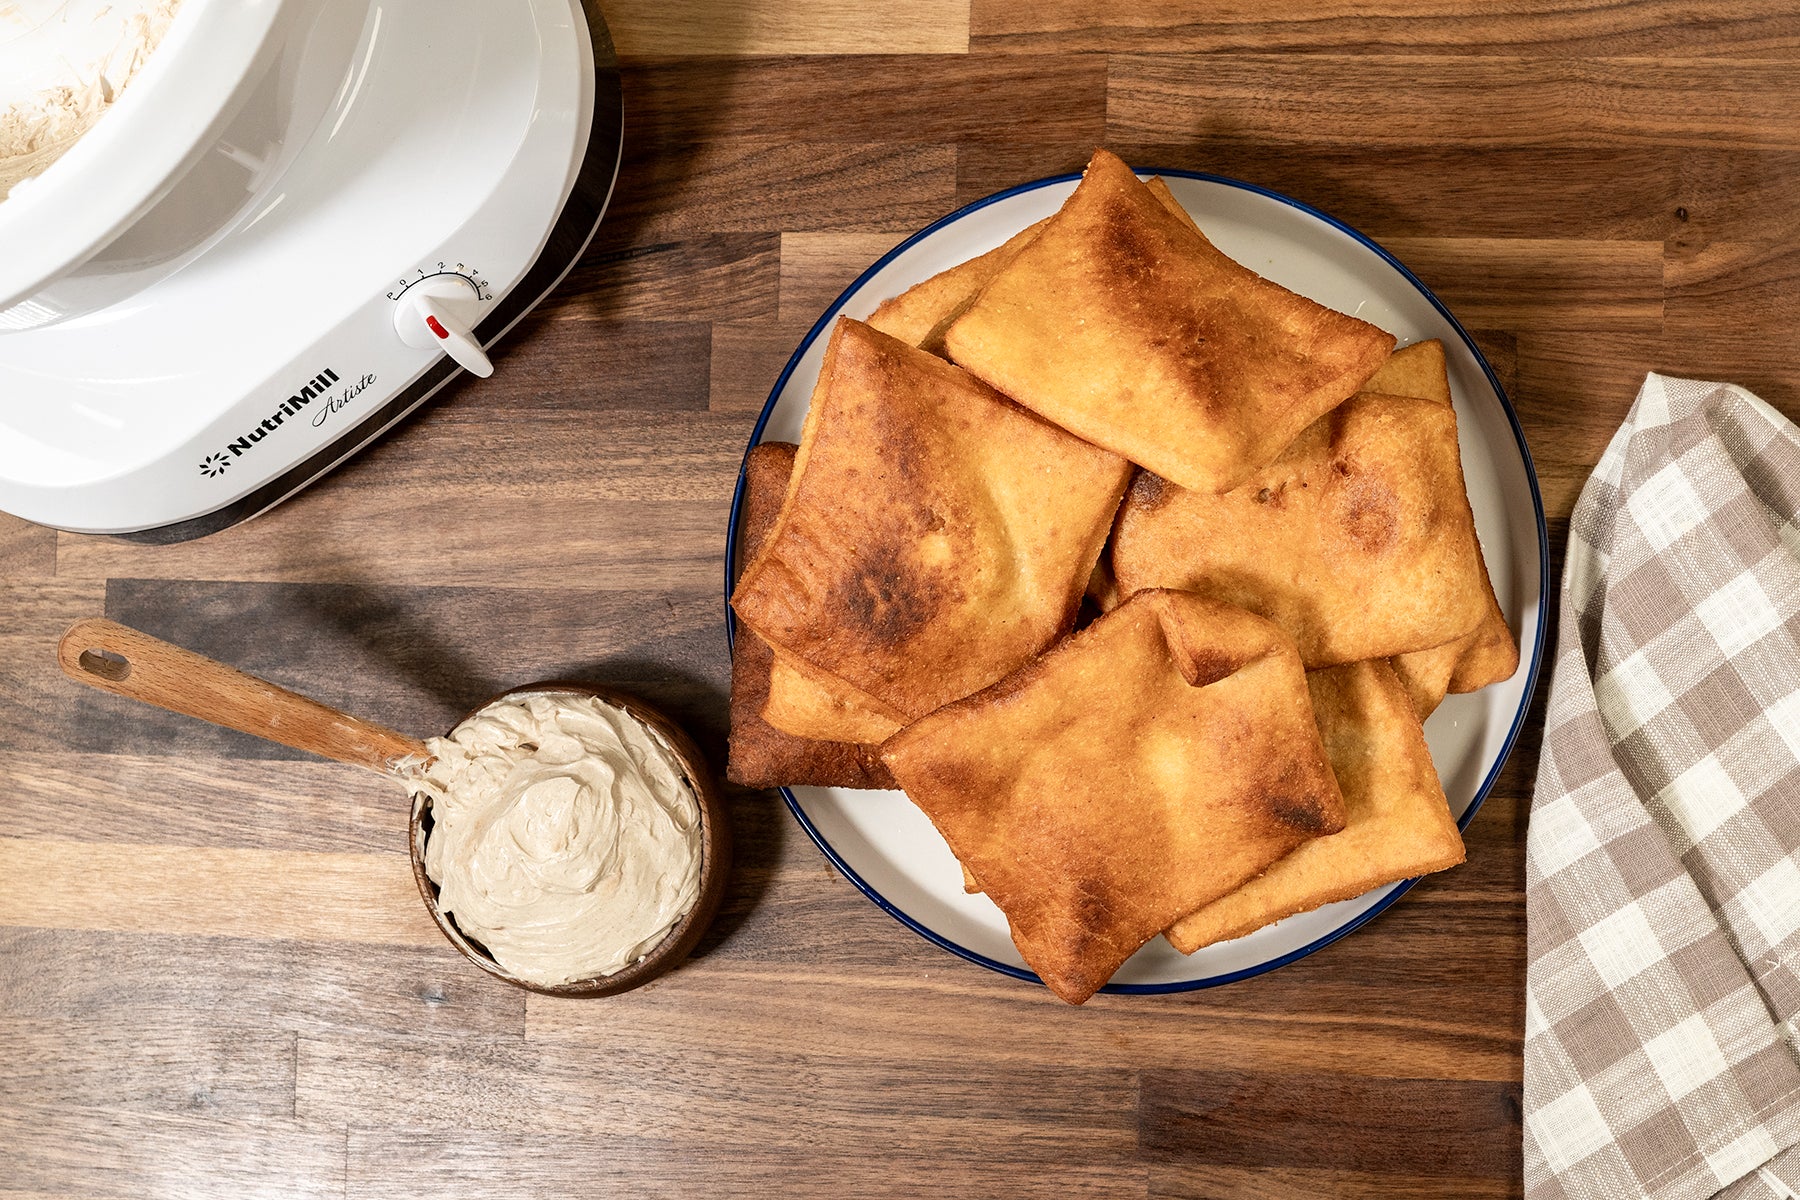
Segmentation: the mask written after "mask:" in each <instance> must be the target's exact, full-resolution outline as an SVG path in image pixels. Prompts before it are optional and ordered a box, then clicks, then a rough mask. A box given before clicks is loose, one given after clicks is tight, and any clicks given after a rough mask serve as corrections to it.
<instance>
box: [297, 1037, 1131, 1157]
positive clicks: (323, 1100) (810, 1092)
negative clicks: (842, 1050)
mask: <svg viewBox="0 0 1800 1200" xmlns="http://www.w3.org/2000/svg"><path fill="white" fill-rule="evenodd" d="M885 1057H886V1056H883V1058H884V1059H885ZM296 1078H297V1092H296V1101H295V1113H296V1115H297V1116H299V1117H300V1118H301V1119H303V1120H310V1121H314V1122H317V1123H321V1124H327V1123H328V1124H348V1125H352V1126H377V1125H385V1124H395V1125H399V1126H402V1127H405V1128H411V1129H430V1130H440V1131H462V1130H478V1129H490V1130H502V1129H503V1130H509V1131H512V1132H514V1133H519V1134H530V1133H534V1132H538V1131H541V1130H544V1129H548V1128H555V1129H556V1130H558V1131H559V1132H561V1133H562V1134H564V1135H566V1136H572V1137H578V1136H583V1135H586V1136H606V1137H610V1138H644V1139H654V1138H658V1137H663V1136H666V1135H667V1134H668V1133H669V1132H670V1131H671V1130H674V1129H678V1128H684V1127H685V1128H694V1127H699V1128H704V1129H705V1130H706V1131H707V1140H708V1142H709V1143H710V1144H711V1146H712V1147H713V1149H715V1150H725V1149H728V1148H731V1147H737V1148H739V1149H742V1150H751V1149H757V1148H761V1149H764V1150H786V1151H793V1150H800V1149H806V1150H807V1151H809V1152H814V1153H824V1154H831V1153H833V1152H837V1153H848V1152H852V1151H854V1150H855V1149H856V1147H857V1146H859V1145H864V1144H866V1139H867V1138H868V1136H869V1129H870V1122H871V1121H872V1120H879V1121H880V1122H881V1125H882V1133H881V1137H882V1142H883V1145H884V1149H885V1151H887V1152H891V1153H895V1154H905V1155H909V1156H916V1155H925V1154H933V1153H950V1152H954V1151H955V1150H956V1148H957V1147H958V1146H963V1145H968V1144H970V1143H971V1142H973V1143H978V1144H984V1145H987V1144H995V1143H1004V1144H1006V1145H1008V1146H1011V1147H1012V1148H1013V1149H1014V1150H1015V1151H1016V1152H1029V1151H1037V1152H1040V1153H1041V1152H1046V1151H1056V1152H1059V1153H1061V1154H1064V1155H1067V1156H1070V1157H1073V1156H1076V1155H1080V1156H1082V1157H1084V1158H1087V1159H1090V1160H1092V1159H1098V1158H1102V1157H1112V1158H1115V1159H1123V1158H1125V1157H1128V1156H1129V1154H1130V1153H1131V1152H1132V1151H1133V1150H1134V1149H1135V1148H1136V1145H1137V1139H1138V1128H1137V1126H1138V1123H1137V1115H1136V1113H1135V1111H1134V1109H1135V1101H1134V1093H1135V1078H1134V1076H1133V1074H1132V1073H1131V1072H1130V1071H1122V1070H1117V1069H1112V1070H1103V1069H1096V1070H1092V1071H1089V1072H1086V1073H1084V1075H1083V1077H1082V1079H1081V1084H1080V1086H1079V1087H1074V1086H1070V1084H1069V1081H1068V1078H1067V1076H1066V1075H1065V1074H1064V1073H1062V1072H1061V1071H1059V1070H1057V1069H1056V1068H1054V1067H1049V1066H1038V1065H1034V1064H1029V1063H1016V1064H1012V1065H1010V1066H1009V1067H1008V1069H1005V1070H998V1071H989V1072H983V1073H982V1074H981V1077H979V1078H977V1077H974V1076H973V1075H972V1074H971V1072H969V1071H968V1070H967V1069H966V1067H965V1065H964V1064H961V1063H959V1062H957V1061H956V1060H954V1059H948V1058H935V1057H934V1058H931V1059H926V1060H922V1061H914V1062H911V1063H907V1064H905V1065H902V1064H900V1063H899V1062H896V1061H893V1060H886V1061H875V1060H871V1059H870V1058H869V1057H867V1056H861V1055H858V1056H849V1057H836V1056H829V1057H828V1056H824V1055H818V1054H813V1053H810V1052H809V1051H808V1050H807V1049H806V1048H805V1047H804V1045H796V1046H794V1047H792V1048H790V1049H789V1050H788V1051H787V1052H786V1053H783V1054H779V1055H773V1056H771V1055H768V1054H763V1053H758V1054H753V1055H752V1054H745V1053H742V1052H741V1051H738V1050H736V1049H734V1048H730V1047H724V1046H721V1047H719V1048H718V1049H717V1051H716V1053H714V1054H711V1055H706V1056H684V1057H672V1056H655V1055H624V1056H618V1055H613V1054H609V1053H606V1052H604V1051H600V1050H596V1049H595V1048H593V1047H588V1046H580V1045H573V1044H550V1043H545V1042H535V1043H527V1044H524V1045H513V1044H506V1043H499V1042H475V1041H459V1042H455V1043H444V1042H426V1041H422V1040H421V1041H416V1042H400V1041H390V1042H388V1043H386V1044H385V1045H383V1046H379V1047H370V1046H368V1045H367V1044H366V1043H361V1042H357V1041H353V1040H348V1039H342V1038H329V1037H313V1036H306V1037H302V1038H301V1040H300V1049H299V1067H298V1074H297V1077H296ZM801 1095H804V1096H805V1097H806V1103H805V1104H804V1105H799V1104H794V1103H793V1099H794V1097H796V1096H801Z"/></svg>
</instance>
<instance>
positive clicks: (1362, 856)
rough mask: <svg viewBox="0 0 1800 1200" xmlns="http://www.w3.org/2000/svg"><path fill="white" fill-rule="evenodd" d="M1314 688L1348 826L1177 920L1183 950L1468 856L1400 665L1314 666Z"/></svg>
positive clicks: (1310, 685)
mask: <svg viewBox="0 0 1800 1200" xmlns="http://www.w3.org/2000/svg"><path fill="white" fill-rule="evenodd" d="M1306 686H1307V690H1308V691H1309V692H1310V693H1311V695H1312V702H1313V710H1314V712H1315V713H1316V714H1317V717H1318V722H1319V732H1320V734H1321V735H1322V736H1323V738H1324V742H1325V753H1326V754H1327V755H1328V756H1329V757H1330V759H1331V767H1332V770H1333V771H1334V772H1335V773H1336V775H1337V781H1338V786H1339V787H1340V788H1341V789H1342V791H1343V794H1344V828H1343V829H1342V830H1341V831H1340V832H1338V833H1334V834H1330V835H1328V836H1326V837H1321V838H1316V839H1314V840H1313V841H1310V842H1307V843H1306V844H1305V845H1303V846H1300V847H1299V848H1298V849H1296V850H1294V851H1293V852H1292V853H1291V854H1289V855H1288V856H1287V857H1285V858H1283V859H1282V860H1281V861H1279V862H1277V863H1276V864H1275V865H1274V866H1272V867H1270V868H1269V869H1268V870H1267V871H1265V872H1264V873H1263V874H1262V875H1260V876H1258V877H1257V878H1255V879H1252V880H1251V881H1250V882H1248V883H1246V884H1245V885H1244V886H1243V887H1241V888H1239V889H1237V890H1236V891H1235V892H1232V893H1231V894H1230V895H1228V896H1225V897H1223V898H1222V899H1219V900H1215V901H1213V902H1212V903H1211V904H1208V905H1207V906H1205V907H1204V908H1202V909H1200V910H1199V911H1197V912H1194V913H1191V914H1190V915H1188V916H1186V917H1183V918H1182V919H1181V920H1180V921H1177V922H1176V923H1175V924H1174V925H1173V926H1171V927H1170V928H1169V930H1168V939H1169V941H1170V942H1171V943H1173V944H1174V946H1175V948H1176V949H1177V950H1180V951H1181V952H1182V953H1183V954H1192V953H1193V952H1194V951H1195V950H1198V949H1199V948H1200V947H1202V946H1210V945H1212V944H1213V943H1214V942H1223V941H1229V940H1230V939H1232V938H1238V937H1243V936H1244V935H1245V934H1247V933H1251V932H1253V931H1254V930H1257V929H1261V928H1262V927H1263V926H1265V925H1269V924H1272V923H1273V922H1275V921H1279V920H1281V919H1282V918H1283V917H1290V916H1293V915H1294V914H1295V913H1302V912H1310V911H1312V910H1313V909H1315V908H1319V907H1321V906H1322V905H1326V904H1330V903H1332V902H1333V901H1337V900H1348V899H1350V898H1351V897H1353V896H1360V895H1362V894H1363V893H1364V892H1367V891H1369V890H1370V889H1371V888H1378V887H1381V886H1382V885H1384V884H1389V883H1393V882H1395V881H1396V880H1400V879H1411V878H1412V877H1413V876H1415V875H1426V874H1429V873H1431V872H1433V871H1442V870H1444V869H1445V868H1447V867H1453V866H1455V865H1456V864H1457V863H1460V862H1462V861H1463V855H1464V851H1463V841H1462V834H1461V833H1460V832H1458V831H1457V828H1456V821H1455V820H1454V819H1453V818H1452V817H1451V816H1450V805H1449V803H1448V801H1446V800H1445V798H1444V789H1443V788H1442V787H1441V786H1440V785H1439V783H1438V777H1437V769H1436V768H1435V767H1433V766H1432V764H1431V753H1430V751H1429V750H1427V749H1426V747H1425V734H1424V731H1423V730H1421V729H1420V728H1419V718H1418V716H1417V715H1416V714H1415V713H1414V712H1413V709H1412V704H1411V702H1410V701H1409V700H1408V698H1407V695H1406V689H1405V688H1403V687H1402V686H1401V684H1400V680H1399V678H1398V677H1396V676H1395V674H1394V672H1393V669H1392V668H1391V667H1389V666H1388V664H1387V663H1385V662H1383V661H1381V660H1380V659H1377V660H1375V661H1373V662H1360V663H1350V664H1348V665H1346V666H1342V667H1331V668H1329V669H1327V670H1323V671H1312V672H1309V673H1308V674H1307V676H1306Z"/></svg>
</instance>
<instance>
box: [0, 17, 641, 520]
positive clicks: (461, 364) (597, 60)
mask: <svg viewBox="0 0 1800 1200" xmlns="http://www.w3.org/2000/svg"><path fill="white" fill-rule="evenodd" d="M620 146H621V108H620V95H619V75H618V67H617V62H616V60H615V58H614V56H613V51H612V43H611V39H610V37H609V36H608V34H607V31H606V25H605V22H604V21H603V19H602V18H601V16H600V13H599V11H598V8H597V6H596V4H595V3H594V0H185V2H184V3H183V4H182V6H181V8H180V9H179V10H177V13H176V15H175V18H174V22H173V23H172V24H171V26H170V27H169V31H168V34H167V36H166V37H165V38H164V39H163V42H162V44H161V46H160V47H159V48H158V49H157V50H156V51H155V52H154V53H153V54H152V55H151V56H150V58H149V60H148V61H147V63H146V65H145V66H144V68H143V69H142V71H141V72H140V73H139V75H138V76H137V78H136V79H135V80H134V81H133V82H132V83H131V84H130V86H128V87H127V88H125V89H124V91H123V92H122V93H121V94H120V95H119V97H118V99H117V101H116V103H115V104H114V105H113V106H112V109H111V111H109V112H108V113H107V114H106V115H105V116H104V117H102V118H101V120H100V121H99V122H98V123H97V124H96V125H95V126H94V127H93V129H92V130H91V131H90V132H89V133H88V134H87V135H86V136H84V137H83V138H82V139H81V140H80V141H79V142H77V143H76V144H75V145H74V146H73V148H71V149H70V150H69V151H68V152H67V153H66V154H65V155H64V156H63V157H62V158H61V159H59V160H57V161H56V162H54V163H53V164H52V165H51V166H50V167H49V168H48V169H47V170H45V171H44V173H43V174H42V175H40V176H39V177H37V178H36V179H32V180H28V181H27V182H25V183H23V184H20V185H19V186H18V187H17V188H15V189H14V191H13V193H12V196H11V197H10V198H9V199H7V200H5V201H3V202H0V510H4V511H6V512H9V513H13V514H15V515H17V516H20V517H23V518H25V519H26V520H29V521H34V522H37V523H39V524H44V525H50V526H54V527H56V528H59V529H68V530H74V531H79V532H92V533H112V534H123V535H128V536H132V537H134V538H135V539H137V540H144V541H154V542H169V541H181V540H185V539H188V538H194V537H199V536H201V535H203V534H206V533H210V532H213V531H215V530H218V529H222V528H225V527H226V526H229V525H231V524H234V523H236V522H238V521H242V520H245V519H247V518H249V517H251V516H254V515H256V514H257V513H259V512H262V511H264V510H266V509H268V508H270V507H272V506H273V505H275V504H278V503H280V502H281V501H282V500H283V499H285V498H286V497H288V496H290V495H292V494H294V493H295V492H297V491H299V490H300V489H302V488H304V487H305V486H306V485H307V484H308V483H311V482H312V481H313V480H315V479H317V478H319V477H320V476H322V475H324V474H325V473H326V472H328V471H330V470H331V469H332V468H333V467H335V466H336V465H337V464H339V463H340V462H342V461H344V460H345V459H346V458H348V457H349V456H350V455H352V454H354V453H355V452H356V451H357V450H358V449H360V448H362V447H363V446H365V445H367V444H368V443H369V442H370V441H372V440H373V439H374V438H376V437H377V436H379V435H380V434H381V433H382V432H383V431H384V430H386V429H388V428H389V427H390V426H392V425H394V424H395V423H396V422H397V421H399V420H400V419H401V418H402V417H404V416H405V415H406V414H407V413H408V412H410V411H411V410H412V409H414V408H416V407H418V406H419V405H420V404H422V403H423V402H424V401H425V400H426V399H428V398H429V397H430V396H431V395H432V394H433V393H434V392H436V391H437V390H438V389H439V388H441V387H442V386H443V385H444V383H445V382H446V381H447V380H449V379H450V378H451V377H452V376H453V375H454V374H455V373H456V372H457V371H458V370H463V369H466V370H468V371H471V372H473V373H474V374H477V375H487V374H489V373H491V372H492V370H493V368H492V366H491V364H490V363H489V362H488V358H487V355H486V353H485V348H486V347H488V346H490V345H492V344H493V342H494V341H495V340H496V339H497V338H499V337H500V336H501V335H502V334H504V333H505V332H506V331H507V330H508V329H510V328H511V327H512V326H513V325H514V324H516V323H517V322H518V321H519V319H520V318H521V317H523V316H524V315H525V313H526V312H528V311H529V310H530V309H531V307H532V306H533V305H535V304H536V303H537V302H538V301H539V300H540V299H542V298H543V297H544V295H545V294H547V293H548V292H549V291H550V290H551V289H552V288H554V287H555V286H556V284H557V282H558V281H559V280H560V279H561V278H562V277H563V275H564V274H566V273H567V271H568V270H569V268H570V267H571V266H572V265H573V264H574V263H575V261H576V260H577V259H578V258H580V256H581V253H582V251H583V249H585V247H586V246H587V244H588V242H589V240H590V239H591V238H592V236H593V234H594V230H595V228H596V226H597V225H598V224H599V222H600V218H601V215H602V214H603V213H604V211H605V208H606V204H607V200H608V198H609V197H610V195H611V191H612V185H613V180H614V178H615V177H616V175H617V173H618V165H619V154H620Z"/></svg>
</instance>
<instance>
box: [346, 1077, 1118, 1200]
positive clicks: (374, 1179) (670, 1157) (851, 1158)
mask: <svg viewBox="0 0 1800 1200" xmlns="http://www.w3.org/2000/svg"><path fill="white" fill-rule="evenodd" d="M796 1099H797V1098H796ZM794 1106H796V1101H795V1100H790V1101H789V1102H788V1103H787V1105H786V1107H794ZM751 1118H752V1119H762V1120H775V1119H779V1111H778V1112H777V1113H775V1114H760V1113H759V1114H751ZM878 1121H879V1116H875V1117H873V1118H872V1119H871V1123H870V1125H869V1129H870V1131H871V1132H870V1133H869V1134H868V1135H867V1136H865V1137H864V1139H863V1140H862V1143H861V1144H860V1145H856V1146H851V1147H849V1148H844V1147H840V1146H837V1145H819V1146H808V1147H806V1148H805V1149H803V1150H790V1149H787V1148H785V1147H771V1148H768V1149H764V1150H760V1151H758V1152H754V1153H751V1152H745V1151H744V1150H742V1149H741V1148H739V1147H738V1146H737V1145H736V1144H728V1145H723V1146H721V1145H717V1144H715V1143H714V1141H713V1139H712V1138H711V1136H710V1131H703V1132H694V1131H689V1130H686V1129H683V1130H680V1131H675V1132H671V1133H670V1134H669V1135H668V1136H666V1137H663V1138H659V1139H656V1140H650V1139H644V1138H613V1137H603V1138H594V1137H570V1136H567V1135H564V1134H561V1133H544V1132H533V1133H522V1134H512V1133H506V1134H493V1133H483V1132H481V1131H472V1132H469V1133H455V1132H435V1131H425V1132H421V1131H413V1130H404V1131H400V1130H393V1131H389V1130H375V1129H363V1128H355V1129H352V1130H351V1131H350V1142H349V1154H350V1167H349V1176H348V1180H349V1189H350V1192H351V1194H352V1195H354V1196H358V1197H368V1198H369V1200H388V1198H393V1200H400V1198H410V1197H416V1196H419V1195H422V1194H430V1195H439V1194H441V1195H448V1196H458V1197H469V1198H471V1200H486V1198H489V1197H492V1198H494V1200H501V1198H511V1197H517V1196H533V1197H545V1198H547V1200H548V1198H552V1197H554V1198H558V1200H561V1198H565V1197H566V1198H568V1200H576V1198H578V1197H582V1198H585V1197H590V1196H592V1195H594V1194H595V1192H596V1191H599V1192H602V1193H623V1194H629V1195H631V1196H634V1197H640V1196H641V1197H648V1198H655V1200H662V1198H665V1197H666V1198H671V1200H673V1198H676V1197H691V1196H717V1195H731V1196H783V1197H793V1198H795V1200H813V1198H815V1197H816V1198H818V1200H840V1198H841V1197H843V1196H846V1195H854V1196H856V1197H857V1198H858V1200H918V1197H920V1196H1006V1197H1018V1198H1020V1200H1025V1198H1029V1197H1035V1196H1043V1197H1058V1198H1061V1197H1068V1198H1070V1200H1082V1198H1087V1197H1092V1198H1094V1200H1132V1198H1133V1197H1142V1196H1144V1195H1145V1187H1146V1180H1145V1170H1144V1167H1143V1166H1142V1165H1140V1164H1137V1163H1132V1162H1121V1161H1119V1160H1117V1159H1101V1160H1099V1161H1094V1160H1092V1159H1090V1158H1084V1157H1082V1156H1081V1154H1080V1153H1079V1152H1078V1151H1076V1152H1066V1153H1065V1152H1058V1151H1056V1150H1055V1148H1051V1149H1050V1150H1048V1151H1045V1150H1041V1149H1038V1148H1036V1147H1033V1148H1031V1149H1029V1150H1025V1151H1019V1150H1014V1149H1013V1148H1011V1147H1009V1146H1008V1145H1007V1144H1006V1143H1005V1142H1003V1141H997V1142H987V1143H981V1144H970V1143H964V1144H961V1145H958V1146H955V1147H952V1148H950V1149H948V1150H946V1151H943V1152H939V1151H938V1150H937V1149H935V1148H934V1149H932V1150H931V1151H929V1152H927V1153H913V1152H911V1151H909V1150H906V1149H897V1148H893V1147H890V1146H889V1145H888V1144H887V1132H888V1129H887V1127H886V1126H884V1125H880V1124H877V1123H876V1122H878Z"/></svg>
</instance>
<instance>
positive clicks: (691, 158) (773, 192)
mask: <svg viewBox="0 0 1800 1200" xmlns="http://www.w3.org/2000/svg"><path fill="white" fill-rule="evenodd" d="M627 154H628V161H627V162H626V164H625V167H624V168H623V169H624V170H626V171H629V172H631V173H632V185H631V186H630V187H627V188H622V189H620V191H619V192H618V193H616V194H615V195H614V198H613V202H612V206H611V208H610V209H609V211H608V214H607V219H608V220H609V221H612V220H617V221H619V222H621V223H622V224H623V225H626V226H628V227H630V228H632V229H634V230H637V231H638V236H640V237H642V236H649V237H657V238H664V237H676V236H692V235H704V234H713V233H724V234H735V235H739V236H743V235H748V234H755V233H760V232H764V231H786V230H797V229H842V230H862V231H875V230H882V231H896V232H910V231H911V230H913V229H917V228H918V227H919V226H921V225H925V224H927V223H928V222H930V221H933V220H935V219H936V218H937V217H939V216H941V215H943V214H944V213H945V212H948V211H949V210H950V208H951V207H953V205H952V200H953V199H954V197H955V194H956V147H955V146H953V145H949V144H933V145H918V144H913V143H871V144H850V145H844V144H839V143H835V142H818V141H805V140H793V139H786V138H779V139H778V138H753V137H738V136H729V137H715V138H712V139H710V140H707V141H703V142H694V143H689V144H677V143H662V144H647V145H643V146H638V147H635V148H634V149H630V150H628V151H627ZM603 228H604V226H603Z"/></svg>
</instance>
